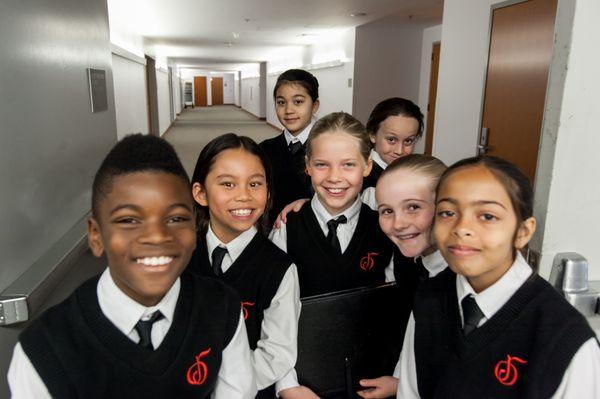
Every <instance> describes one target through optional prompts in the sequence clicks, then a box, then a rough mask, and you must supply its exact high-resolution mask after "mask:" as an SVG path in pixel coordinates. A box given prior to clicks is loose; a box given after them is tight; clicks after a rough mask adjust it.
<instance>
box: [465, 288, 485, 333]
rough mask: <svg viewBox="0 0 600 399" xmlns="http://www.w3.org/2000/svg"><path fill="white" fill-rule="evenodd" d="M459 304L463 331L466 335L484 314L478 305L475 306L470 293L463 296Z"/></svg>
mask: <svg viewBox="0 0 600 399" xmlns="http://www.w3.org/2000/svg"><path fill="white" fill-rule="evenodd" d="M460 304H461V306H462V311H463V319H464V325H463V333H464V334H465V336H466V335H469V334H470V333H471V332H473V330H475V329H476V328H477V326H478V325H479V322H480V321H481V319H483V317H484V314H483V312H482V311H481V309H480V308H479V306H477V302H476V301H475V298H473V296H472V295H468V296H466V297H464V298H463V300H462V301H461V302H460Z"/></svg>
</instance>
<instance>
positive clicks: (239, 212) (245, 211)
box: [231, 209, 252, 216]
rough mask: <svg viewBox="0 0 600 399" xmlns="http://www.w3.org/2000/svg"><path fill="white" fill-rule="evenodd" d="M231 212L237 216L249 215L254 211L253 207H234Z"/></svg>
mask: <svg viewBox="0 0 600 399" xmlns="http://www.w3.org/2000/svg"><path fill="white" fill-rule="evenodd" d="M231 213H233V214H234V215H236V216H248V215H250V214H251V213H252V209H234V210H233V211H231Z"/></svg>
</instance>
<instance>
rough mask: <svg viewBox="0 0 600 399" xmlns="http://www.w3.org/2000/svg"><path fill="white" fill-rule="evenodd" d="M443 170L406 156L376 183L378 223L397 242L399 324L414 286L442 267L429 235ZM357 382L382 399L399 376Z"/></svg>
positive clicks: (366, 392)
mask: <svg viewBox="0 0 600 399" xmlns="http://www.w3.org/2000/svg"><path fill="white" fill-rule="evenodd" d="M444 170H446V165H444V164H443V163H442V162H441V161H440V160H438V159H437V158H434V157H431V156H428V155H419V154H412V155H406V156H404V157H401V158H398V159H396V160H395V161H393V162H392V163H391V164H390V165H389V166H388V167H387V168H386V169H385V170H384V171H383V173H382V174H381V176H380V177H379V180H378V182H377V188H376V198H377V203H378V204H379V209H378V211H379V225H380V226H381V229H382V230H383V232H384V233H385V234H386V235H387V236H388V238H389V239H390V240H392V242H393V243H394V244H395V246H396V248H394V276H393V280H395V281H396V284H397V287H398V292H399V294H400V298H399V300H398V301H397V303H396V306H395V317H399V318H400V319H402V320H403V323H404V325H406V322H407V321H408V316H409V315H410V312H411V310H412V305H413V298H414V294H415V290H416V288H417V285H418V284H419V283H420V282H421V281H423V280H425V279H427V278H430V277H434V276H436V275H437V274H438V273H439V272H441V271H442V270H444V269H445V268H446V262H445V261H444V259H443V258H442V255H441V254H440V252H439V251H438V250H437V248H436V246H435V244H434V243H433V240H432V237H431V226H432V225H433V216H434V214H435V188H436V186H437V183H438V180H439V178H440V176H441V175H442V173H444ZM403 256H404V257H407V258H411V259H412V258H414V259H415V263H413V264H406V262H402V263H401V264H399V261H402V260H403V259H404V258H403ZM401 336H402V335H401ZM360 384H361V385H362V386H363V387H366V388H367V389H365V390H363V391H359V392H358V394H359V395H360V396H361V397H363V398H369V399H370V398H387V397H390V396H394V395H395V393H396V390H397V387H398V376H397V375H396V374H394V376H385V377H379V378H374V379H364V380H361V381H360Z"/></svg>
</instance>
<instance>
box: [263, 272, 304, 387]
mask: <svg viewBox="0 0 600 399" xmlns="http://www.w3.org/2000/svg"><path fill="white" fill-rule="evenodd" d="M300 306H301V305H300V286H299V284H298V272H297V270H296V265H294V264H292V265H290V267H289V268H288V270H287V272H286V273H285V275H284V276H283V279H282V280H281V284H280V285H279V288H278V290H277V293H276V294H275V296H274V297H273V299H272V300H271V305H270V306H269V308H268V309H266V310H265V311H264V317H263V321H262V325H261V333H260V340H259V341H258V342H257V344H256V349H255V350H254V351H253V353H252V364H253V366H254V371H255V373H256V384H257V386H258V389H259V390H260V389H264V388H266V387H268V386H270V385H272V384H273V383H275V382H276V381H277V380H279V379H280V378H282V377H283V376H285V375H286V374H287V373H288V372H289V371H290V370H291V369H293V368H294V364H296V357H297V354H298V319H299V318H300Z"/></svg>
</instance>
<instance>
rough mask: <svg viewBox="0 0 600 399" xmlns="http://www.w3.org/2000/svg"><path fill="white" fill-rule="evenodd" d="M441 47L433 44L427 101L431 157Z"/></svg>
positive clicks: (428, 138)
mask: <svg viewBox="0 0 600 399" xmlns="http://www.w3.org/2000/svg"><path fill="white" fill-rule="evenodd" d="M441 47H442V46H441V44H440V43H433V47H432V49H431V73H430V74H429V97H428V100H427V132H426V133H425V154H427V155H431V149H432V147H433V124H434V122H435V99H436V98H437V84H438V71H439V70H440V50H441Z"/></svg>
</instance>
